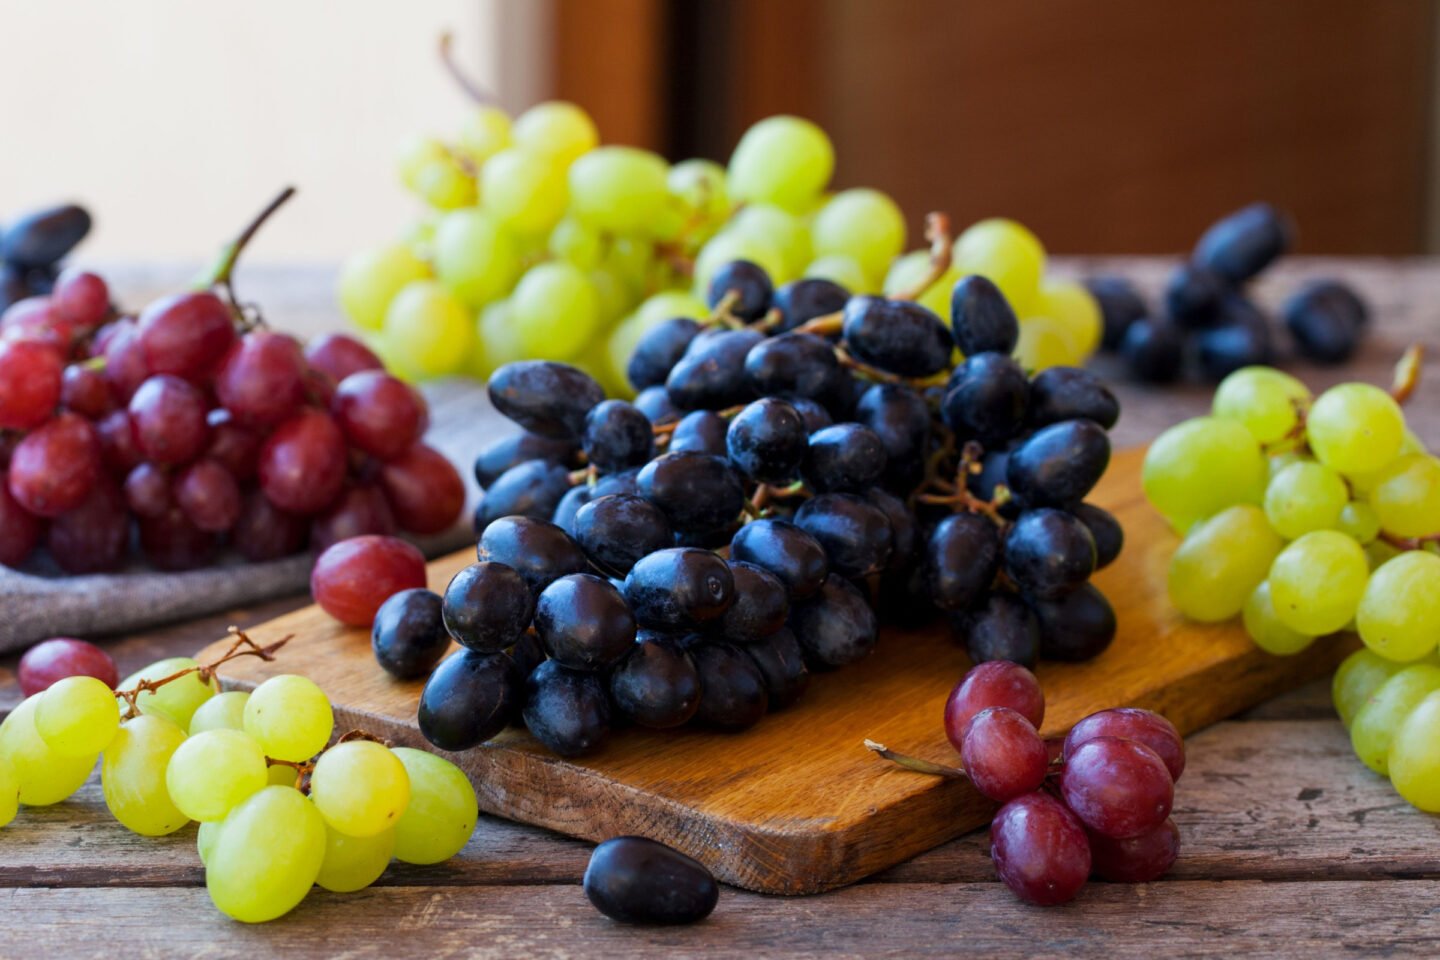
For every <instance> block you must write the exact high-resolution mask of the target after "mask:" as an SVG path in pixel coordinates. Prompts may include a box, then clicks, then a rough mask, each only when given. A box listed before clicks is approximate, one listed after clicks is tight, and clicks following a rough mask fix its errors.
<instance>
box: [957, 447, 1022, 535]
mask: <svg viewBox="0 0 1440 960" xmlns="http://www.w3.org/2000/svg"><path fill="white" fill-rule="evenodd" d="M1009 468H1010V454H1009V452H1008V451H1005V450H989V451H986V453H985V456H984V457H983V458H981V460H980V472H979V473H972V474H970V476H969V477H968V478H966V480H965V489H967V490H969V491H970V492H971V493H972V494H974V495H975V496H977V497H979V498H980V499H981V500H994V499H995V488H996V487H997V486H1000V485H1003V484H1004V483H1005V482H1006V477H1005V474H1006V473H1007V472H1008V471H1009ZM1007 507H1009V508H1011V509H1012V510H1013V509H1014V507H1015V504H1014V502H1013V501H1011V502H1009V503H1006V504H1005V505H1004V506H1002V507H1001V515H1002V516H1006V517H1009V519H1012V520H1013V519H1014V517H1013V516H1011V514H1010V513H1007V512H1006V508H1007Z"/></svg>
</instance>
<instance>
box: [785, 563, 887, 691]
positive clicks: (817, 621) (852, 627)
mask: <svg viewBox="0 0 1440 960" xmlns="http://www.w3.org/2000/svg"><path fill="white" fill-rule="evenodd" d="M788 626H789V627H790V629H791V630H792V631H794V633H795V639H796V640H798V641H800V647H801V649H802V650H804V651H805V661H806V664H807V665H808V666H810V667H811V668H812V669H831V668H834V667H843V666H845V665H846V664H849V663H854V662H855V661H857V660H862V659H864V658H865V657H867V656H869V655H870V652H871V651H872V650H874V649H875V642H876V640H877V639H878V638H879V632H878V625H877V624H876V621H875V611H874V610H872V609H871V608H870V605H869V604H868V603H866V602H865V596H864V595H863V594H862V593H861V592H860V591H859V590H857V589H856V588H855V586H854V585H853V584H851V583H850V581H849V580H846V579H845V578H844V577H843V576H840V575H839V574H834V573H832V574H831V575H830V576H828V577H826V578H825V582H824V583H823V584H821V586H820V590H819V591H818V592H817V593H816V594H815V595H813V596H811V597H809V598H808V599H806V600H803V601H801V602H799V603H797V604H795V606H794V607H792V608H791V610H790V621H789V624H788Z"/></svg>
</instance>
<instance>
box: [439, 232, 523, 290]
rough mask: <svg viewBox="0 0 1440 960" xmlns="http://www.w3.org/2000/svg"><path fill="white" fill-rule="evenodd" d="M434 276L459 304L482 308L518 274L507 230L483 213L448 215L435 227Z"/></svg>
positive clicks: (516, 253)
mask: <svg viewBox="0 0 1440 960" xmlns="http://www.w3.org/2000/svg"><path fill="white" fill-rule="evenodd" d="M434 256H435V274H436V276H438V277H439V278H440V282H441V283H443V284H445V286H446V287H447V288H448V289H449V290H450V292H451V293H453V294H455V296H456V297H458V298H459V299H460V301H461V302H462V303H465V304H466V305H468V306H471V307H481V306H484V305H485V304H487V303H489V302H490V301H491V300H494V299H495V298H497V297H499V296H502V295H503V294H504V293H505V291H507V290H509V289H510V287H511V285H512V284H514V283H515V278H516V277H517V276H519V275H520V254H519V253H518V251H517V250H516V248H515V241H514V239H513V238H512V237H511V236H510V231H509V230H507V229H506V228H505V226H504V225H503V224H502V223H500V221H499V220H498V219H496V217H495V216H494V215H492V214H489V213H486V212H485V211H484V210H475V209H470V210H456V211H455V212H454V213H447V214H446V215H445V216H444V217H443V218H442V219H441V220H440V223H439V225H438V226H437V227H436V228H435V250H434Z"/></svg>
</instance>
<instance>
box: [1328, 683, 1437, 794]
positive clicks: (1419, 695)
mask: <svg viewBox="0 0 1440 960" xmlns="http://www.w3.org/2000/svg"><path fill="white" fill-rule="evenodd" d="M1436 690H1440V666H1436V665H1435V664H1433V663H1417V664H1412V665H1411V666H1408V667H1406V668H1405V669H1403V670H1400V671H1398V672H1397V673H1396V674H1395V675H1394V676H1393V677H1391V678H1390V679H1389V680H1386V681H1385V682H1384V683H1382V684H1381V685H1380V686H1379V687H1378V688H1377V689H1376V690H1375V692H1374V693H1372V694H1371V695H1370V698H1369V699H1368V700H1366V701H1365V704H1364V705H1363V706H1362V707H1361V708H1360V709H1359V710H1357V711H1356V712H1355V717H1354V719H1353V720H1351V722H1350V745H1351V746H1352V747H1354V748H1355V755H1356V756H1357V757H1359V758H1360V760H1361V762H1362V763H1364V764H1365V766H1367V767H1369V768H1370V769H1371V770H1374V771H1375V772H1376V773H1379V774H1386V773H1389V770H1390V745H1391V744H1392V743H1393V742H1394V738H1395V734H1396V732H1397V731H1398V730H1399V729H1400V725H1401V723H1403V722H1404V720H1405V718H1406V717H1407V716H1409V715H1410V713H1411V711H1413V710H1414V709H1415V708H1416V707H1417V706H1419V704H1420V701H1421V700H1424V699H1425V698H1426V697H1428V696H1430V694H1432V693H1434V692H1435V691H1436Z"/></svg>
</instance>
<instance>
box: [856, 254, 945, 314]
mask: <svg viewBox="0 0 1440 960" xmlns="http://www.w3.org/2000/svg"><path fill="white" fill-rule="evenodd" d="M852 262H853V261H852ZM857 269H858V268H857ZM929 274H930V253H929V252H928V251H926V250H912V251H910V252H909V253H907V254H905V255H904V256H902V257H898V258H896V260H895V262H894V263H892V264H890V270H889V272H888V273H886V274H885V282H884V283H883V284H881V285H880V289H881V290H882V291H883V292H884V294H885V296H887V297H893V296H895V295H896V294H897V293H901V292H903V291H908V290H913V289H914V287H915V286H916V285H917V284H919V283H922V282H924V280H925V278H926V277H927V276H929ZM862 276H863V274H862ZM959 281H960V273H959V271H957V270H956V269H955V268H954V267H950V268H948V269H946V271H945V272H944V273H942V274H941V275H940V278H939V279H938V280H936V281H935V282H934V283H932V284H930V286H928V287H926V288H925V290H924V292H923V293H921V294H920V296H919V298H918V299H917V300H916V301H915V302H916V303H918V304H920V306H922V307H924V308H925V309H927V310H929V311H930V312H931V313H934V314H936V315H937V316H940V317H948V316H950V291H951V290H953V289H955V284H956V283H958V282H959ZM837 282H838V281H837ZM841 285H842V286H844V284H841Z"/></svg>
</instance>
